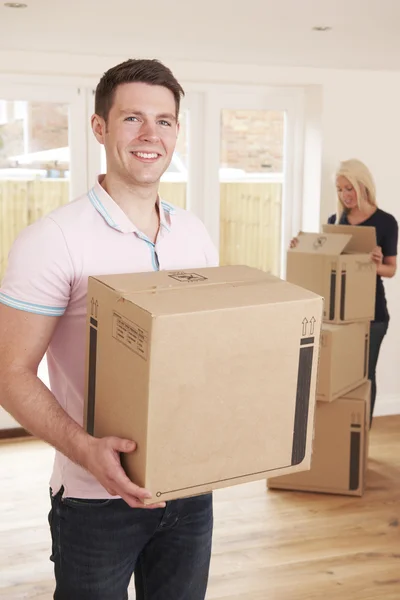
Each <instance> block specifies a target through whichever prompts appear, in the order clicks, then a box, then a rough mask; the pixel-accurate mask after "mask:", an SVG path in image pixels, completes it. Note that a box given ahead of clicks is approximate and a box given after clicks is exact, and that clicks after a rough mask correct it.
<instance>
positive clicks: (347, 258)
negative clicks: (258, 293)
mask: <svg viewBox="0 0 400 600" xmlns="http://www.w3.org/2000/svg"><path fill="white" fill-rule="evenodd" d="M298 240H299V243H298V245H297V246H296V248H291V249H289V250H288V252H287V274H286V280H287V281H289V282H291V283H294V284H296V285H299V286H301V287H304V288H306V289H308V290H311V291H313V292H315V293H316V294H319V295H321V296H323V298H324V300H325V303H324V321H325V322H330V323H338V324H341V323H351V322H355V321H372V320H373V319H374V315H375V289H376V265H375V263H374V262H373V261H372V260H371V258H370V252H371V251H372V250H373V249H374V247H375V246H376V233H375V228H374V227H359V226H358V227H357V226H355V227H352V226H350V225H343V226H340V225H325V226H324V227H323V232H322V233H302V232H301V233H300V234H299V236H298Z"/></svg>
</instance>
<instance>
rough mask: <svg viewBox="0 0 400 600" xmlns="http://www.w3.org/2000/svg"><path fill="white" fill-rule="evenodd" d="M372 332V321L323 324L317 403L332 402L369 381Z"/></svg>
mask: <svg viewBox="0 0 400 600" xmlns="http://www.w3.org/2000/svg"><path fill="white" fill-rule="evenodd" d="M369 330H370V322H369V321H367V322H365V321H363V322H358V323H347V324H345V325H332V324H330V323H323V325H322V331H321V350H320V359H319V367H318V380H317V400H319V401H325V402H331V401H332V400H335V399H336V398H339V397H340V396H343V394H346V393H347V392H349V391H350V390H352V389H354V388H356V387H358V386H359V385H361V384H362V383H363V382H364V381H366V380H367V376H368V358H369Z"/></svg>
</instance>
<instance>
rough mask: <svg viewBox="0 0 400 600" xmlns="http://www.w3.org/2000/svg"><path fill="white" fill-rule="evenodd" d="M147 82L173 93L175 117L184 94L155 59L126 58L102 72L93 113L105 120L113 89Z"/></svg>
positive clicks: (167, 71) (111, 103) (169, 71)
mask: <svg viewBox="0 0 400 600" xmlns="http://www.w3.org/2000/svg"><path fill="white" fill-rule="evenodd" d="M136 82H138V83H147V84H149V85H161V86H163V87H166V88H168V89H169V90H171V92H172V93H173V95H174V98H175V106H176V117H177V118H178V115H179V107H180V103H181V97H182V96H184V95H185V92H184V91H183V89H182V87H181V85H180V84H179V83H178V81H177V80H176V79H175V77H174V75H173V74H172V71H171V70H170V69H168V67H166V66H165V65H163V64H162V63H161V62H160V61H159V60H156V59H132V58H130V59H129V60H126V61H125V62H123V63H120V64H119V65H116V66H115V67H112V68H111V69H109V70H108V71H106V72H105V73H104V75H103V76H102V78H101V79H100V81H99V83H98V85H97V88H96V95H95V113H96V114H97V115H99V116H100V117H103V119H104V120H105V121H106V122H107V119H108V115H109V113H110V110H111V107H112V105H113V102H114V94H115V90H116V89H117V87H118V86H119V85H122V84H123V83H136Z"/></svg>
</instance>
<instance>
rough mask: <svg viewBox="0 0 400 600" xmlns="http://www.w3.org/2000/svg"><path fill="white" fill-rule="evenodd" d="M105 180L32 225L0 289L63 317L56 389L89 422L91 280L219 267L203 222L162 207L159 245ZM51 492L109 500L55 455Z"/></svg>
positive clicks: (25, 306)
mask: <svg viewBox="0 0 400 600" xmlns="http://www.w3.org/2000/svg"><path fill="white" fill-rule="evenodd" d="M103 178H104V176H101V177H99V180H98V181H97V182H96V184H95V186H94V187H93V188H92V189H91V190H90V191H89V193H88V194H86V195H84V196H82V197H81V198H78V199H77V200H75V201H74V202H71V203H69V204H67V205H66V206H63V207H61V208H58V209H57V210H55V211H53V212H52V213H50V214H49V215H47V216H46V217H44V218H42V219H41V220H39V221H37V222H36V223H34V224H33V225H30V226H29V227H28V228H27V229H25V230H24V231H23V232H22V233H21V234H20V235H19V237H18V238H17V240H16V242H15V243H14V245H13V247H12V249H11V252H10V256H9V261H8V268H7V272H6V275H5V277H4V280H3V282H2V286H1V289H0V302H2V303H3V304H6V305H7V306H11V307H13V308H16V309H18V310H23V311H27V312H32V313H37V314H41V315H48V316H50V317H51V316H61V319H60V322H59V325H58V327H57V328H56V331H55V333H54V335H53V338H52V340H51V342H50V345H49V348H48V350H47V363H48V370H49V381H50V388H51V390H52V392H53V394H54V396H55V397H56V398H57V400H58V402H59V403H60V404H61V406H62V407H63V408H64V410H65V411H66V412H67V413H68V414H69V415H70V416H71V417H72V418H73V419H74V420H75V421H76V422H77V423H79V424H80V425H82V423H83V402H84V381H85V349H86V294H87V284H88V277H89V276H90V275H104V274H113V273H132V272H141V271H152V270H158V269H167V270H168V269H172V270H174V269H191V268H196V267H197V268H199V267H207V266H216V265H217V264H218V255H217V251H216V249H215V247H214V245H213V244H212V242H211V239H210V237H209V235H208V233H207V231H206V229H205V227H204V225H203V223H202V222H201V221H200V220H199V219H198V218H197V217H196V216H195V215H193V214H192V213H190V212H188V211H185V210H182V209H180V208H176V207H173V206H172V205H170V204H168V203H166V202H164V201H162V200H159V212H160V229H159V233H158V236H157V240H156V242H155V244H153V243H152V242H151V241H150V240H149V239H148V238H147V237H146V236H145V235H144V234H142V233H141V232H140V231H139V230H138V229H137V228H136V227H135V226H134V225H133V224H132V223H131V221H130V220H129V219H128V217H127V216H126V215H125V213H124V212H123V211H122V210H121V209H120V208H119V206H118V205H117V204H116V203H115V202H114V201H113V200H112V198H111V197H110V196H109V195H108V194H107V192H106V191H105V190H104V189H103V188H102V187H101V185H100V183H101V181H102V179H103ZM50 485H51V488H52V490H53V493H54V494H55V493H57V492H58V490H59V489H60V487H61V486H62V485H63V486H64V490H65V491H64V495H66V496H70V497H76V498H109V497H110V495H109V494H108V492H107V491H106V490H105V489H104V488H103V487H102V486H101V485H100V484H99V483H98V482H97V480H96V479H95V478H94V477H93V476H92V475H91V474H89V473H88V472H86V471H85V470H84V469H82V468H81V467H78V466H77V465H75V464H74V463H73V462H71V461H70V460H69V459H67V458H66V457H65V456H64V455H63V454H61V453H60V452H58V451H56V454H55V461H54V467H53V473H52V476H51V480H50Z"/></svg>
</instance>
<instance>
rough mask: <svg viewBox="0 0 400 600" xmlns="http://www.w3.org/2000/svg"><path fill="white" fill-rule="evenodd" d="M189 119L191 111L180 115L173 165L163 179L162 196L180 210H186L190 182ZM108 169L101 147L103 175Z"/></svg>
mask: <svg viewBox="0 0 400 600" xmlns="http://www.w3.org/2000/svg"><path fill="white" fill-rule="evenodd" d="M188 119H189V111H187V110H186V111H183V112H182V113H181V114H180V115H179V121H180V129H179V135H178V141H177V144H176V149H175V152H174V155H173V157H172V160H171V164H170V165H169V167H168V169H167V170H166V172H165V173H164V175H163V176H162V177H161V181H160V196H161V198H162V199H163V200H165V201H166V202H170V203H171V204H174V205H175V206H179V207H180V208H186V194H187V180H188ZM106 169H107V161H106V153H105V151H104V146H102V147H101V173H105V172H106Z"/></svg>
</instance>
